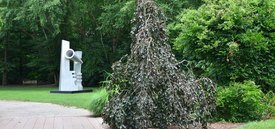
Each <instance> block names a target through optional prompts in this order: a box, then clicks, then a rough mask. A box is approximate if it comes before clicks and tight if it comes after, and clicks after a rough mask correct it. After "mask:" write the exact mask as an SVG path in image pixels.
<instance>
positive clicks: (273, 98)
mask: <svg viewBox="0 0 275 129" xmlns="http://www.w3.org/2000/svg"><path fill="white" fill-rule="evenodd" d="M264 100H265V102H266V103H267V104H268V108H267V111H266V116H265V117H266V118H272V117H274V116H275V94H274V93H273V92H271V91H270V92H268V93H267V94H265V96H264Z"/></svg>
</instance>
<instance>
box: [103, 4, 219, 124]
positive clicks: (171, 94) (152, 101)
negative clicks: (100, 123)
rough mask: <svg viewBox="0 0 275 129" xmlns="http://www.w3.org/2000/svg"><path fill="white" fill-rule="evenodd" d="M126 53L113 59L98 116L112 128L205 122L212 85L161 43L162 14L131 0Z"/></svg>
mask: <svg viewBox="0 0 275 129" xmlns="http://www.w3.org/2000/svg"><path fill="white" fill-rule="evenodd" d="M134 22H135V23H136V26H135V27H134V28H133V31H132V38H133V43H132V45H131V54H130V55H129V56H128V55H126V56H124V57H123V58H121V60H119V61H118V62H116V63H114V64H113V66H112V68H113V73H112V79H111V83H110V86H109V88H110V98H109V102H108V103H107V105H106V106H105V108H104V114H103V118H104V121H105V122H106V123H108V124H109V125H110V126H111V127H112V128H114V129H117V128H118V129H147V128H161V129H166V128H169V127H172V128H176V127H177V128H207V124H206V123H207V118H208V117H209V116H211V112H212V111H213V110H214V109H215V100H214V97H213V96H214V93H215V87H214V85H213V83H212V82H211V80H209V79H207V78H201V79H196V78H195V77H194V76H193V75H192V74H189V73H190V72H184V71H182V70H181V68H180V64H181V63H180V62H179V61H177V60H176V58H175V56H174V55H173V54H172V52H171V47H170V45H169V44H168V43H167V35H166V34H165V17H164V15H163V13H162V12H161V11H160V10H159V8H158V7H157V6H156V4H155V2H154V1H153V0H137V10H136V17H135V18H134Z"/></svg>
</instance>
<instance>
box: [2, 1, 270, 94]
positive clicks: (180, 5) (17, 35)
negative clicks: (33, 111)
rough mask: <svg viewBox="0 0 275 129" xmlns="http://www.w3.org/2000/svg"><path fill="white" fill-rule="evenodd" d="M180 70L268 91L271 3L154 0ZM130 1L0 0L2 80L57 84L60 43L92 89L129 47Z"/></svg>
mask: <svg viewBox="0 0 275 129" xmlns="http://www.w3.org/2000/svg"><path fill="white" fill-rule="evenodd" d="M156 2H157V4H158V6H159V7H160V8H161V9H162V11H163V12H164V14H165V16H166V25H167V30H166V33H167V34H168V35H169V39H168V41H169V44H170V45H171V46H172V49H173V53H174V54H175V55H176V58H177V59H178V60H182V61H184V64H183V65H185V66H186V69H192V70H193V72H194V74H195V75H196V76H198V77H209V78H211V79H212V80H213V81H214V82H215V83H217V84H218V85H229V84H230V83H231V82H243V81H245V80H251V81H254V82H255V83H256V84H257V85H259V86H260V87H261V88H262V90H263V91H265V92H267V91H270V90H271V91H272V90H274V89H275V85H274V84H275V68H274V66H275V61H274V57H275V56H274V48H275V43H274V41H275V40H274V37H275V35H274V34H275V32H274V29H275V22H274V0H253V1H248V0H242V1H239V2H236V0H229V1H226V0H219V1H216V0H173V1H167V0H156ZM135 3H136V1H135V0H112V1H110V0H76V1H73V0H0V39H1V40H0V55H1V56H0V73H1V74H0V77H1V83H2V85H16V84H22V81H23V80H38V83H39V84H58V76H59V59H60V44H61V40H62V39H65V40H68V41H70V42H71V44H72V48H74V49H75V50H82V51H83V54H84V55H83V60H84V62H85V63H84V64H83V70H82V73H83V85H85V86H97V85H100V84H99V82H100V81H103V80H104V78H105V77H106V76H107V75H108V73H110V72H112V71H111V65H112V64H113V63H114V62H115V61H117V60H119V59H120V58H121V57H122V55H124V54H127V53H129V52H130V45H131V43H132V39H131V29H132V27H133V24H132V19H133V17H134V11H135V5H136V4H135Z"/></svg>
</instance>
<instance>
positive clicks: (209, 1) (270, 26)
mask: <svg viewBox="0 0 275 129" xmlns="http://www.w3.org/2000/svg"><path fill="white" fill-rule="evenodd" d="M204 2H205V4H204V5H202V6H201V7H200V8H198V9H196V10H194V9H186V10H184V11H183V12H182V13H181V14H180V15H179V16H178V20H179V21H178V22H176V23H175V24H170V27H171V28H172V30H175V31H172V32H175V33H178V35H176V36H174V37H176V38H175V39H174V41H175V42H174V46H175V49H176V50H177V51H178V52H179V53H180V54H181V55H182V56H183V58H184V59H187V60H189V61H190V64H194V66H195V68H196V73H197V74H198V75H204V76H205V75H206V76H208V77H210V78H211V79H214V80H215V81H216V82H218V84H220V85H228V84H229V83H230V82H231V81H234V82H243V81H244V80H255V82H256V84H258V85H261V86H262V88H263V90H265V91H268V90H274V89H275V85H274V84H275V67H274V66H275V61H274V58H275V52H274V51H275V43H274V36H275V35H274V34H275V33H274V28H275V22H274V18H275V17H274V16H275V11H274V9H275V6H274V4H275V2H274V0H204ZM272 10H273V11H272Z"/></svg>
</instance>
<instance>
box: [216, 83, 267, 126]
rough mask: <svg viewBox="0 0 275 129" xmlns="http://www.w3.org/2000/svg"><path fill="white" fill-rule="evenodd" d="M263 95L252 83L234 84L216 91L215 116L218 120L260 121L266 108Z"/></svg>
mask: <svg viewBox="0 0 275 129" xmlns="http://www.w3.org/2000/svg"><path fill="white" fill-rule="evenodd" d="M263 97H264V94H263V92H262V91H261V90H260V89H259V86H257V85H255V84H254V82H252V81H245V82H244V83H234V84H232V85H230V86H229V87H226V88H219V89H218V90H217V116H218V118H219V119H222V120H226V121H232V122H243V121H249V120H258V119H261V118H262V116H263V115H264V113H265V109H266V108H267V106H266V104H265V102H264V98H263Z"/></svg>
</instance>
